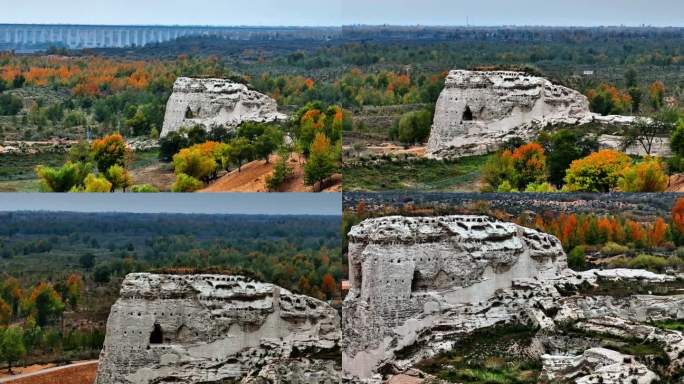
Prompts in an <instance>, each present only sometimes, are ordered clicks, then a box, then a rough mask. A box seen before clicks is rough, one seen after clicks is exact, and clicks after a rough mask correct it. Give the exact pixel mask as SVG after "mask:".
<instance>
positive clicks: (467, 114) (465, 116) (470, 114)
mask: <svg viewBox="0 0 684 384" xmlns="http://www.w3.org/2000/svg"><path fill="white" fill-rule="evenodd" d="M462 120H463V121H472V120H473V111H471V110H470V107H469V106H467V105H466V107H465V111H463V119H462Z"/></svg>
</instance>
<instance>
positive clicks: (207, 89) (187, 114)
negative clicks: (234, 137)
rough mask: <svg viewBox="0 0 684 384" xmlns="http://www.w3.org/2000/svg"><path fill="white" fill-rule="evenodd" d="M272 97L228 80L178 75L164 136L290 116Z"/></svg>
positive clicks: (168, 105)
mask: <svg viewBox="0 0 684 384" xmlns="http://www.w3.org/2000/svg"><path fill="white" fill-rule="evenodd" d="M277 107H278V106H277V103H276V101H275V100H274V99H272V98H271V97H269V96H267V95H264V94H262V93H259V92H257V91H254V90H251V89H249V88H248V87H247V86H246V85H244V84H241V83H236V82H234V81H231V80H227V79H197V78H189V77H179V78H178V79H177V80H176V82H175V83H174V85H173V93H172V94H171V97H169V101H168V102H167V104H166V114H165V115H164V126H163V129H162V132H161V137H164V136H166V135H168V134H169V133H171V132H174V131H178V130H179V129H181V128H192V127H194V126H196V125H200V126H203V127H204V128H205V129H206V130H207V131H209V130H211V129H212V128H214V127H218V126H223V127H225V128H227V129H234V128H236V127H238V126H239V125H240V124H242V123H243V122H245V121H255V122H272V121H276V120H284V119H286V118H287V116H285V115H284V114H281V113H279V112H278V109H277Z"/></svg>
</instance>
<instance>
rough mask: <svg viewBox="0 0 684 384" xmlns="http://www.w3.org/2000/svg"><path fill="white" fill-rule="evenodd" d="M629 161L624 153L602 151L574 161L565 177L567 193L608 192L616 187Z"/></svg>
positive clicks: (609, 150) (608, 150)
mask: <svg viewBox="0 0 684 384" xmlns="http://www.w3.org/2000/svg"><path fill="white" fill-rule="evenodd" d="M630 165H631V159H630V158H629V156H627V155H625V154H624V153H621V152H618V151H615V150H612V149H604V150H601V151H598V152H594V153H592V154H591V155H589V156H587V157H585V158H583V159H579V160H575V161H573V162H572V163H571V164H570V169H568V171H567V172H566V176H565V182H566V185H565V190H567V191H568V192H579V191H584V192H603V193H605V192H610V191H611V190H612V189H614V188H616V187H617V186H618V182H619V181H620V177H621V176H622V174H623V172H624V171H625V169H626V168H627V167H629V166H630Z"/></svg>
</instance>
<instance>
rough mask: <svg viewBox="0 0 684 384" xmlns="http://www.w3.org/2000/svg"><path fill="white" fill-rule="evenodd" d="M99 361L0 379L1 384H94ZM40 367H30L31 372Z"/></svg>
mask: <svg viewBox="0 0 684 384" xmlns="http://www.w3.org/2000/svg"><path fill="white" fill-rule="evenodd" d="M97 365H98V361H97V360H92V361H83V362H79V363H75V364H71V365H65V366H62V367H52V368H47V369H41V370H39V371H35V372H30V373H24V374H21V375H16V376H8V377H2V378H0V384H9V383H11V384H65V383H69V384H93V383H94V382H95V375H96V373H97ZM32 367H34V369H35V367H41V366H40V365H36V366H31V367H28V368H29V370H30V369H31V368H32Z"/></svg>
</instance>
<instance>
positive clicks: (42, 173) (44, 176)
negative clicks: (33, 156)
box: [36, 162, 90, 192]
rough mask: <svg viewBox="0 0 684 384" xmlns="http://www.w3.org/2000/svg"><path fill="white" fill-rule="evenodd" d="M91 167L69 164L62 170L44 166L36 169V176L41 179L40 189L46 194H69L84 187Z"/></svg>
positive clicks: (81, 164)
mask: <svg viewBox="0 0 684 384" xmlns="http://www.w3.org/2000/svg"><path fill="white" fill-rule="evenodd" d="M88 172H90V169H89V166H88V165H87V164H83V163H72V162H67V163H66V164H64V165H63V166H62V167H61V168H52V167H48V166H44V165H39V166H37V167H36V174H37V175H38V177H39V178H40V189H41V190H42V191H44V192H69V191H71V190H72V189H74V188H78V187H79V186H82V185H83V183H84V180H85V178H86V175H87V174H88Z"/></svg>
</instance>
